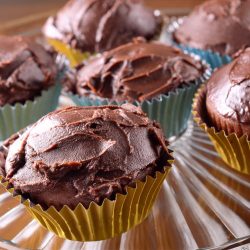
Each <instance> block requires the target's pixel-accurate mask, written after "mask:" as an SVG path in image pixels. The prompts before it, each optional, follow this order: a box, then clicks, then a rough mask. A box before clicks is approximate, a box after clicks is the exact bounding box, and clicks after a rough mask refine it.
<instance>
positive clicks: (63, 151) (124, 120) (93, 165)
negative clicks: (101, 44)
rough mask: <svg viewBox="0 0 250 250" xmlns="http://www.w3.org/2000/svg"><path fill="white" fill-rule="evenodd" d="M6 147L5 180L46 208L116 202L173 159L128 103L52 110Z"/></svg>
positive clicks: (157, 130)
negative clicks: (129, 187) (137, 183)
mask: <svg viewBox="0 0 250 250" xmlns="http://www.w3.org/2000/svg"><path fill="white" fill-rule="evenodd" d="M11 140H12V141H13V138H12V139H11ZM9 144H10V143H9V142H5V146H4V147H3V149H2V153H1V154H0V158H1V157H2V158H6V162H5V164H3V165H2V172H3V174H4V176H5V178H6V180H7V181H9V183H11V184H12V185H13V186H14V188H15V190H16V191H17V192H21V194H23V195H24V196H27V197H28V198H30V199H31V201H32V202H34V203H38V204H40V205H42V206H43V207H44V208H47V207H49V206H52V205H53V206H55V207H56V208H57V209H61V208H62V207H63V205H68V206H69V207H71V208H72V209H74V208H75V207H76V206H77V205H78V204H79V203H82V204H83V205H84V206H85V207H88V206H89V204H90V202H92V201H94V202H96V203H98V204H101V202H102V201H103V200H104V199H105V198H109V199H114V198H115V194H116V193H125V191H126V187H127V186H133V185H134V184H135V182H136V181H137V180H144V179H145V177H146V176H147V175H151V176H154V175H155V173H156V171H163V169H164V167H165V166H167V165H168V164H167V160H168V159H170V158H171V156H170V155H169V151H168V149H167V144H166V141H165V138H164V136H163V132H162V130H161V129H160V128H159V126H158V125H157V124H156V123H155V122H152V121H150V120H149V119H148V118H147V117H146V115H145V114H144V113H142V111H141V109H139V108H136V107H135V106H133V105H131V104H126V105H123V106H122V107H118V106H101V107H69V108H65V109H62V110H59V111H55V112H52V113H50V114H48V115H47V116H45V117H44V118H42V119H40V120H39V121H38V122H37V123H36V124H34V125H33V126H32V127H31V128H28V129H27V131H25V132H24V133H23V134H22V135H21V136H20V137H19V138H17V139H15V140H14V143H13V142H12V145H10V146H9ZM4 148H5V151H4ZM1 155H2V156H1Z"/></svg>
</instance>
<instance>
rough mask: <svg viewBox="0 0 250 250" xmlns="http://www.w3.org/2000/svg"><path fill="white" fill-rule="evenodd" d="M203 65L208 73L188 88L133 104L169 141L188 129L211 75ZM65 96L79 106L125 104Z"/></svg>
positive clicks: (72, 95)
mask: <svg viewBox="0 0 250 250" xmlns="http://www.w3.org/2000/svg"><path fill="white" fill-rule="evenodd" d="M194 57H195V59H197V60H199V59H200V58H199V57H197V56H194ZM203 65H206V71H205V73H204V74H203V76H202V77H200V78H199V79H197V80H196V81H193V82H192V83H190V84H189V85H188V86H184V87H182V88H177V89H176V90H175V91H172V92H169V93H168V94H166V95H159V96H157V97H155V98H152V99H151V100H145V101H143V102H141V103H140V102H138V101H136V102H134V103H133V104H134V105H136V106H140V107H141V108H142V110H143V111H144V112H145V113H147V115H148V116H149V118H150V119H152V120H156V121H157V122H158V123H160V125H161V127H162V129H163V131H164V133H165V136H166V138H168V139H169V140H171V139H172V138H175V137H177V136H179V135H180V134H182V133H183V132H184V131H185V130H186V128H187V124H188V120H189V117H190V114H191V107H192V100H193V97H194V94H195V92H196V90H197V88H198V87H199V85H200V84H201V83H204V82H205V81H206V80H207V79H208V78H209V77H210V75H211V68H210V67H209V66H208V65H207V64H206V63H205V62H204V61H203ZM65 94H66V95H67V96H68V97H70V99H71V100H72V101H73V102H74V103H75V104H76V105H77V106H102V105H121V104H123V103H125V102H116V101H112V100H110V99H106V98H100V97H92V96H91V97H80V96H78V95H75V94H73V93H65Z"/></svg>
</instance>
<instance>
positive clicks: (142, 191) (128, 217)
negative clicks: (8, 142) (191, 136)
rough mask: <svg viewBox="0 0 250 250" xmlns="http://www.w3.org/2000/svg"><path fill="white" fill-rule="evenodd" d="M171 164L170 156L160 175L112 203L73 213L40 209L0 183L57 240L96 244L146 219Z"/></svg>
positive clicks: (148, 177) (137, 185)
mask: <svg viewBox="0 0 250 250" xmlns="http://www.w3.org/2000/svg"><path fill="white" fill-rule="evenodd" d="M172 163H173V158H172V157H171V159H170V160H168V162H167V164H166V167H165V168H164V172H162V173H161V172H156V174H155V177H152V176H147V177H146V179H145V181H137V182H136V184H135V187H127V190H126V191H127V192H126V194H117V195H116V198H115V200H109V199H105V200H104V201H103V203H102V204H101V205H98V204H96V203H94V202H92V203H91V204H90V206H89V208H85V207H84V206H83V205H82V204H78V206H77V207H76V208H75V209H74V210H72V209H70V208H69V207H68V206H64V207H63V208H62V209H61V210H60V211H58V210H56V209H55V207H53V206H51V207H49V208H48V209H47V210H44V209H43V208H42V207H41V206H40V205H39V204H37V205H35V204H33V203H32V202H31V201H30V200H29V199H25V198H24V197H23V196H21V195H20V194H16V193H15V191H14V188H9V184H8V182H3V180H2V184H3V185H4V186H5V187H6V189H7V190H8V191H9V192H10V193H11V194H12V195H13V196H14V197H15V198H17V199H18V200H19V201H20V202H21V203H22V204H24V205H25V206H26V208H27V209H28V211H29V212H30V214H31V215H32V217H34V218H35V219H36V220H37V221H38V222H39V223H40V224H41V225H42V226H44V227H45V228H47V229H48V230H49V231H52V232H54V233H55V234H56V235H58V236H59V237H61V238H65V239H69V240H76V241H97V240H105V239H108V238H112V237H115V236H117V235H119V234H121V233H123V232H126V231H128V230H129V229H131V228H133V227H134V226H136V225H137V224H139V223H141V222H142V221H143V220H144V219H146V217H147V216H148V215H149V213H150V211H151V208H152V206H153V203H154V201H155V199H156V197H157V195H158V193H159V191H160V188H161V185H162V183H163V181H164V180H165V178H166V177H167V175H168V173H169V171H170V169H171V164H172ZM1 179H2V177H0V180H1Z"/></svg>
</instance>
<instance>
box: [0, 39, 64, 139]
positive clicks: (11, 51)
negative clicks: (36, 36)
mask: <svg viewBox="0 0 250 250" xmlns="http://www.w3.org/2000/svg"><path fill="white" fill-rule="evenodd" d="M57 81H58V69H57V67H56V65H55V62H54V58H53V56H52V55H51V54H50V53H49V52H47V51H46V50H45V49H44V48H43V47H42V46H41V45H39V44H37V43H35V42H33V41H32V40H30V39H28V38H23V37H20V36H15V37H7V36H0V141H1V140H4V139H6V138H7V137H8V136H10V135H11V134H13V133H14V132H17V131H18V130H20V129H21V128H24V127H25V126H27V125H28V124H30V123H32V122H34V121H36V120H37V119H38V118H40V117H42V116H43V115H45V114H46V113H48V112H50V111H52V110H53V109H55V108H56V106H57V102H58V97H59V92H60V88H59V86H58V84H57V83H56V82H57Z"/></svg>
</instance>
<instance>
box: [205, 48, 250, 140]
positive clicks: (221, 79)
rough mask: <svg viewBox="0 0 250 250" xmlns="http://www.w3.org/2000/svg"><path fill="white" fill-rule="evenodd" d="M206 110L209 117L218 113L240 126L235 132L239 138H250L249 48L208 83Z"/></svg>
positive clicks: (215, 74)
mask: <svg viewBox="0 0 250 250" xmlns="http://www.w3.org/2000/svg"><path fill="white" fill-rule="evenodd" d="M206 106H207V110H208V112H209V115H210V117H212V113H217V114H218V115H219V116H220V117H223V118H224V119H225V121H227V120H229V121H231V122H234V123H237V124H238V125H240V127H239V126H238V127H239V128H236V129H234V128H232V129H234V130H235V131H234V132H236V133H237V134H238V135H242V134H245V133H246V134H248V135H249V136H250V48H247V49H245V50H243V51H240V52H239V53H238V54H237V55H236V58H235V60H234V61H233V62H231V63H230V64H228V65H226V66H224V67H222V68H220V69H219V70H217V71H216V72H215V73H214V74H213V76H212V77H211V78H210V80H209V81H208V83H207V94H206ZM211 120H212V119H211Z"/></svg>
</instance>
